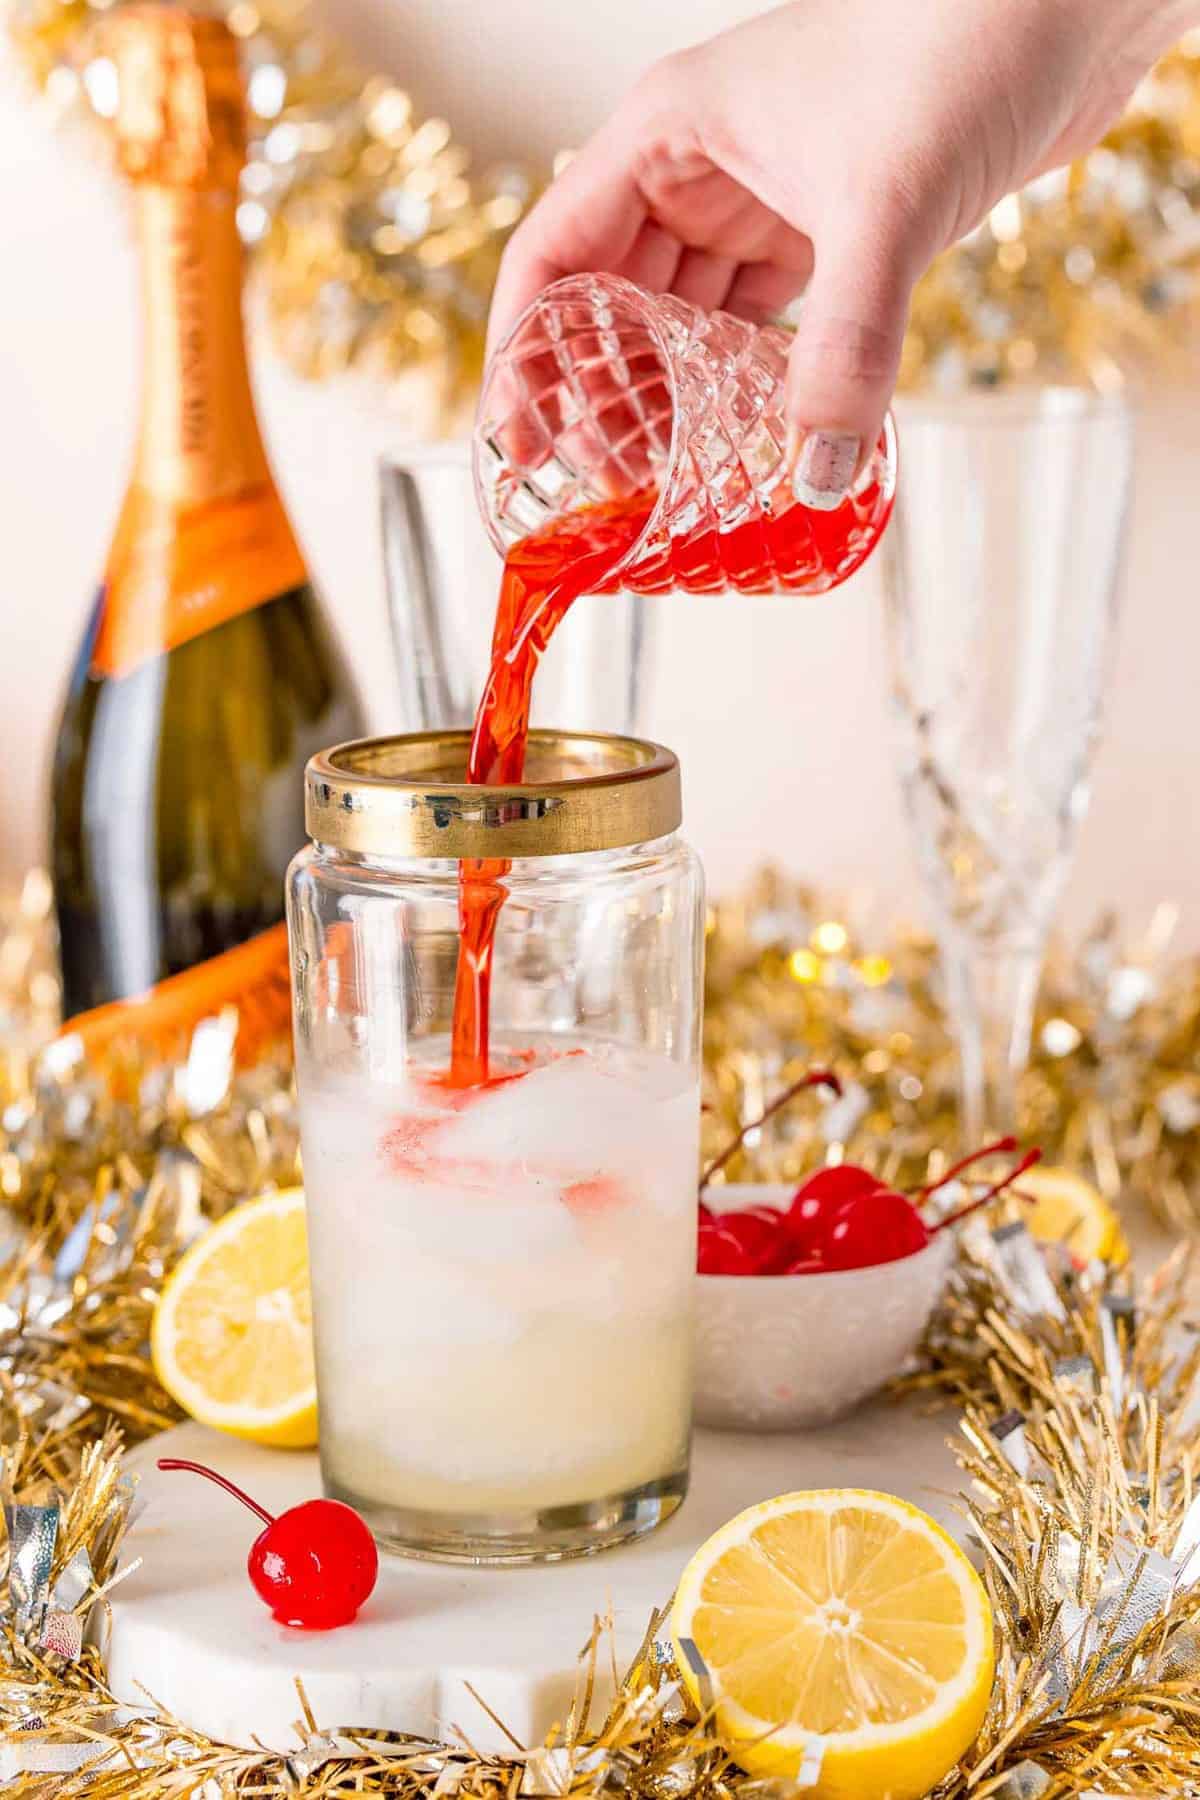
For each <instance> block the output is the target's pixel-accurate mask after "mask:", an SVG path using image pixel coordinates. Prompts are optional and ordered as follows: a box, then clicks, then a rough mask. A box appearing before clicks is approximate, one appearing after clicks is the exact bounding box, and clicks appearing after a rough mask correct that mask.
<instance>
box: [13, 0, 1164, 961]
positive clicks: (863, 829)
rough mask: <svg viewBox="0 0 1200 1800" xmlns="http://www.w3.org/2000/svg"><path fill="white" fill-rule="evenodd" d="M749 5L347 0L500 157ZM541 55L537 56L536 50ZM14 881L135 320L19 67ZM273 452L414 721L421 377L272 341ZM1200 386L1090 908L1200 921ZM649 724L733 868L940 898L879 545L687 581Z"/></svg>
mask: <svg viewBox="0 0 1200 1800" xmlns="http://www.w3.org/2000/svg"><path fill="white" fill-rule="evenodd" d="M750 10H752V8H751V7H749V6H748V5H743V4H733V3H729V4H721V0H688V3H687V4H686V5H685V4H684V3H683V0H657V3H656V4H653V5H647V4H646V0H607V4H606V5H605V6H604V7H602V8H582V7H578V6H563V5H551V4H550V3H549V0H506V3H505V4H504V5H503V6H502V7H497V6H487V7H485V6H483V5H481V4H477V3H476V0H471V3H470V4H467V3H466V0H406V3H405V5H404V7H403V9H401V7H400V5H399V4H398V0H392V3H391V4H390V5H387V6H385V5H383V4H382V3H381V0H341V14H342V17H343V19H344V21H345V22H346V24H347V25H348V27H349V29H351V30H352V32H353V33H354V35H355V36H356V38H357V39H358V42H359V44H360V46H361V47H362V48H363V49H364V50H366V51H368V52H370V53H371V54H372V55H373V56H377V57H386V58H387V60H388V61H389V63H390V65H391V67H392V68H393V69H394V70H395V71H396V73H397V74H398V76H400V77H401V78H402V79H407V80H409V81H411V83H412V84H413V86H414V88H415V89H416V90H417V92H418V95H419V97H420V100H421V102H422V103H423V105H424V108H425V110H427V111H435V110H438V111H444V112H445V113H446V114H447V115H448V116H449V117H450V119H451V120H452V122H453V124H454V126H455V129H456V131H457V132H458V134H459V135H460V136H461V137H463V138H465V139H466V140H467V141H469V142H472V143H473V144H474V145H475V147H476V148H477V149H478V150H479V152H480V153H481V154H482V155H484V156H502V155H506V154H508V155H529V156H533V157H536V156H538V155H539V154H544V155H549V154H550V152H551V151H552V150H553V149H554V148H556V147H557V146H559V145H562V144H564V143H570V142H573V141H578V139H579V137H580V136H581V135H582V134H583V132H584V131H585V130H586V128H587V126H588V124H589V123H590V121H592V120H593V119H595V118H596V117H597V116H598V114H599V113H600V111H601V109H602V108H603V106H604V105H605V104H606V102H607V101H609V100H610V99H611V98H612V97H614V96H615V95H616V93H617V92H618V91H619V90H620V87H621V85H622V83H623V82H624V81H625V80H626V79H627V78H628V77H629V76H630V75H631V74H632V73H633V72H634V70H635V69H636V68H637V67H638V66H639V64H640V63H641V62H643V61H645V60H646V59H647V58H649V57H650V56H651V55H653V54H655V53H656V52H658V51H660V50H663V49H666V48H667V47H669V45H670V44H671V43H672V42H683V41H686V39H687V38H688V37H696V36H699V35H701V34H702V33H704V32H705V31H706V30H708V29H710V28H711V27H713V26H714V25H716V24H717V23H719V22H720V21H721V20H722V18H732V17H735V16H737V15H738V14H739V13H745V12H748V11H750ZM533 56H536V59H537V64H536V67H532V66H530V64H531V59H532V57H533ZM0 220H2V221H3V242H4V251H5V254H4V274H3V278H2V279H0V494H2V496H3V499H2V502H0V527H2V537H0V596H2V597H0V769H2V771H3V776H4V779H3V782H2V784H0V878H3V876H5V875H7V874H11V873H14V872H16V871H18V870H20V869H21V868H22V867H23V866H24V865H25V864H26V863H27V862H28V860H29V859H31V858H32V857H34V856H36V855H38V854H39V852H40V848H41V842H42V835H41V834H42V817H43V791H44V790H43V771H44V767H45V759H46V755H47V748H48V736H49V732H50V727H51V720H52V716H53V713H54V709H55V706H56V704H57V697H58V692H59V688H60V684H61V681H62V679H63V675H64V672H65V668H66V665H67V661H68V658H69V656H70V654H71V652H72V650H73V647H74V644H75V641H76V638H77V635H78V632H79V630H80V628H81V626H82V623H83V619H84V614H85V610H86V606H87V602H88V597H89V594H90V591H91V587H92V584H93V581H94V579H95V575H96V571H97V569H98V568H99V566H100V563H101V560H102V557H103V553H104V548H105V544H106V540H107V536H108V533H109V531H110V528H111V524H112V518H113V513H114V510H115V507H116V504H117V501H118V497H119V494H120V490H121V487H122V483H123V479H124V473H125V466H126V458H127V453H128V446H129V437H130V430H131V421H132V404H133V392H134V352H135V341H136V325H135V317H134V313H133V308H132V297H133V296H132V271H131V266H130V260H129V256H128V252H127V249H126V244H125V234H124V233H125V228H124V218H123V214H122V212H121V210H120V207H119V204H118V203H117V200H116V197H115V195H114V192H113V191H112V189H111V188H110V187H109V185H108V182H107V180H106V178H104V177H103V176H101V175H100V174H99V173H98V171H97V169H96V166H95V164H94V163H93V162H92V161H91V160H90V159H89V158H88V156H87V155H86V153H85V152H84V150H83V149H82V148H81V147H80V146H78V145H75V146H72V145H71V144H70V143H68V142H64V141H62V139H61V138H54V137H52V136H51V135H50V133H49V131H48V129H47V127H46V126H45V124H44V123H43V122H42V121H41V120H40V119H39V116H38V114H37V112H36V111H35V110H33V109H32V108H30V107H29V106H28V105H26V104H25V103H24V102H23V101H22V100H21V99H20V98H19V95H18V89H17V83H16V77H15V75H14V73H13V71H12V69H11V67H6V68H0ZM256 362H257V369H256V373H257V380H258V384H259V390H260V398H261V404H262V411H263V416H264V420H265V423H266V427H267V431H268V436H269V438H270V443H271V449H272V453H273V456H274V458H275V461H276V465H277V468H278V471H279V474H280V477H281V480H282V484H283V487H284V489H285V492H286V495H287V499H288V501H289V504H290V505H291V507H292V509H293V514H294V517H295V518H296V520H297V521H298V524H299V527H300V530H301V534H302V536H303V538H304V540H305V544H306V548H307V551H308V554H309V556H310V559H311V562H312V564H313V567H314V569H315V570H316V572H317V575H318V577H319V579H320V581H321V582H322V583H323V585H324V587H325V590H326V593H327V594H328V596H329V597H330V600H331V603H332V607H333V610H334V612H335V613H336V616H337V619H338V622H339V626H340V629H341V632H342V635H343V637H344V638H345V639H346V640H347V641H348V642H349V643H350V645H351V646H352V649H353V652H354V655H355V658H356V661H357V662H358V665H359V667H360V669H361V670H362V672H363V677H364V682H365V685H366V687H367V690H368V693H369V696H370V700H371V703H372V708H373V712H374V717H375V720H376V721H377V723H378V724H379V725H380V726H381V727H383V726H386V725H388V724H390V723H394V722H395V714H394V693H393V688H392V682H391V677H390V672H389V667H388V651H387V640H386V633H385V627H384V623H383V612H382V597H381V577H380V567H379V554H378V544H377V530H376V494H375V480H374V469H373V461H374V457H375V455H376V453H377V452H378V450H379V449H380V448H381V447H383V446H384V445H385V444H388V443H395V442H397V441H398V440H400V439H402V438H403V436H404V435H405V432H406V430H408V431H411V429H412V418H413V414H412V402H411V397H409V396H405V395H403V394H401V395H395V396H392V397H390V399H389V397H387V396H383V395H379V394H374V393H369V392H364V391H363V389H362V388H361V387H360V386H358V385H356V384H349V385H344V386H337V385H334V386H328V385H327V386H324V387H320V388H306V387H304V386H303V385H301V384H299V383H297V382H296V381H294V380H293V379H292V378H291V377H290V376H289V375H288V374H287V373H286V372H285V371H283V370H282V369H281V368H280V367H279V366H278V365H277V364H274V363H272V362H271V361H270V359H269V358H264V357H262V356H259V357H258V358H257V359H256ZM1198 475H1200V403H1198V401H1197V398H1196V397H1193V396H1192V395H1190V394H1187V393H1185V392H1180V391H1179V388H1178V383H1176V385H1175V391H1174V393H1173V395H1172V397H1171V398H1170V400H1168V401H1166V402H1164V403H1162V404H1160V405H1158V406H1156V407H1155V408H1154V409H1153V410H1152V411H1151V413H1150V414H1149V415H1148V416H1147V418H1146V419H1145V420H1144V421H1143V425H1142V429H1141V435H1140V445H1139V455H1138V481H1139V495H1138V502H1137V509H1136V520H1135V530H1134V540H1133V553H1132V556H1131V559H1130V565H1129V575H1128V582H1127V589H1126V604H1125V623H1124V631H1123V638H1122V646H1121V655H1120V660H1119V665H1118V672H1117V679H1116V683H1115V688H1114V693H1113V698H1112V705H1111V708H1110V714H1109V723H1108V731H1107V737H1106V742H1105V746H1104V750H1103V752H1102V755H1101V757H1100V760H1099V763H1098V767H1097V772H1096V786H1095V803H1094V806H1093V811H1092V816H1091V819H1090V820H1089V822H1088V824H1087V826H1086V828H1085V833H1084V838H1083V841H1082V844H1081V849H1080V854H1079V858H1078V863H1077V868H1076V872H1075V877H1074V880H1073V883H1072V889H1071V894H1070V897H1069V901H1068V907H1067V917H1068V919H1069V920H1070V921H1072V922H1075V923H1077V922H1079V921H1081V920H1083V919H1086V918H1090V917H1091V916H1092V915H1093V914H1094V913H1095V912H1096V911H1097V910H1098V909H1099V908H1101V907H1102V906H1107V905H1110V904H1116V905H1118V906H1120V907H1121V908H1123V909H1124V910H1125V911H1126V912H1127V913H1128V914H1129V915H1130V917H1131V919H1132V920H1134V921H1135V922H1136V921H1140V920H1142V919H1143V918H1144V917H1145V915H1146V914H1147V913H1148V912H1149V909H1150V908H1151V907H1152V906H1153V904H1154V903H1155V902H1156V901H1157V900H1159V899H1161V898H1163V897H1166V896H1170V897H1173V898H1176V899H1178V900H1179V901H1180V902H1181V903H1182V904H1183V907H1184V920H1183V926H1182V930H1181V939H1182V941H1186V942H1189V943H1192V944H1195V943H1200V924H1194V923H1193V921H1194V920H1196V921H1200V857H1198V856H1197V853H1196V849H1195V846H1194V830H1193V820H1194V818H1195V816H1196V814H1197V812H1198V811H1200V757H1198V755H1197V749H1198V747H1200V703H1198V701H1197V672H1198V670H1200V612H1198V609H1197V605H1196V593H1197V587H1198V586H1200V579H1198V571H1197V557H1196V552H1195V547H1194V546H1195V536H1194V533H1195V521H1196V501H1195V497H1194V494H1195V488H1196V484H1197V476H1198ZM661 614H662V616H661V619H660V626H661V639H662V642H661V658H660V676H659V679H658V683H657V686H656V690H655V693H654V698H653V706H652V716H651V720H650V724H651V727H652V729H653V730H654V732H655V735H657V736H660V737H662V738H664V739H665V740H666V741H667V742H669V743H671V744H673V745H674V746H675V748H677V749H678V750H679V752H680V754H681V756H682V758H683V762H684V771H685V784H686V785H685V793H686V805H687V815H688V830H689V833H690V835H691V837H692V838H693V841H694V842H695V843H696V844H697V845H698V847H699V848H700V850H701V852H702V853H703V855H704V858H705V861H706V864H707V866H708V870H709V875H710V881H711V884H712V886H713V887H714V888H715V889H717V890H724V889H726V888H728V887H729V886H730V885H731V884H732V883H733V882H735V881H736V880H738V879H739V878H741V877H742V876H743V875H744V874H745V873H746V872H747V871H748V870H749V869H750V868H751V867H753V866H754V865H755V864H757V863H758V862H760V861H762V860H764V859H772V860H777V861H780V862H783V863H785V864H788V865H790V866H791V867H793V868H794V869H796V870H797V871H800V872H805V873H808V874H811V875H814V876H818V877H821V878H823V879H825V880H827V881H830V882H837V883H840V884H841V885H842V886H844V887H846V888H855V889H858V890H860V891H870V892H871V893H872V894H874V895H875V896H876V898H877V901H878V903H879V906H880V907H881V909H882V910H883V911H884V912H885V913H897V914H901V913H903V914H911V913H912V911H913V910H914V907H915V905H916V903H917V889H916V883H915V879H914V876H913V873H912V867H911V862H910V858H909V855H908V850H907V844H906V839H905V834H904V829H903V822H902V820H901V819H900V817H899V815H898V806H897V798H896V790H895V784H894V780H893V776H892V770H891V762H890V757H889V750H888V729H887V718H886V709H885V689H884V676H883V656H882V643H881V638H880V631H879V623H880V614H879V596H878V591H877V587H876V582H875V578H874V576H873V573H872V571H871V570H870V569H869V568H868V569H867V570H865V571H864V572H863V574H862V575H861V576H860V577H859V578H858V579H857V580H856V581H855V582H853V583H852V584H851V585H849V586H848V587H847V588H845V589H843V590H842V591H841V592H840V593H839V594H837V595H836V596H835V597H834V598H832V599H829V600H825V601H818V602H802V601H801V602H796V601H792V602H788V601H761V602H747V601H744V600H737V601H726V600H709V599H705V600H696V599H691V598H680V599H671V600H666V601H664V602H662V603H661Z"/></svg>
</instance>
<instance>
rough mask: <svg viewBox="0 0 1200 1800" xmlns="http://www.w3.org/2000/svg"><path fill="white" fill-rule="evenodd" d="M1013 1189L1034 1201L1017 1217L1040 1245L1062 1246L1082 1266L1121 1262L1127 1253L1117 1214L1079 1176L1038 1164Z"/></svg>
mask: <svg viewBox="0 0 1200 1800" xmlns="http://www.w3.org/2000/svg"><path fill="white" fill-rule="evenodd" d="M1016 1191H1017V1193H1018V1194H1028V1195H1029V1196H1030V1197H1031V1199H1032V1200H1033V1205H1032V1206H1022V1207H1021V1210H1020V1215H1019V1216H1020V1217H1021V1218H1022V1219H1023V1220H1024V1222H1025V1224H1026V1225H1027V1226H1028V1227H1029V1230H1030V1231H1031V1232H1032V1234H1033V1236H1034V1237H1035V1238H1040V1240H1041V1241H1042V1243H1043V1244H1065V1245H1066V1247H1067V1249H1068V1250H1069V1251H1070V1252H1071V1254H1072V1255H1073V1256H1077V1257H1079V1258H1080V1259H1081V1261H1083V1262H1091V1261H1092V1260H1093V1258H1095V1257H1100V1258H1102V1259H1103V1260H1104V1261H1105V1262H1123V1261H1124V1260H1125V1258H1126V1256H1127V1255H1128V1254H1129V1249H1128V1245H1127V1244H1126V1242H1125V1238H1124V1235H1123V1233H1122V1231H1121V1222H1120V1220H1119V1219H1118V1218H1117V1215H1116V1213H1115V1212H1114V1211H1113V1209H1112V1207H1111V1206H1110V1205H1109V1204H1108V1201H1107V1200H1106V1199H1105V1198H1104V1196H1103V1194H1102V1193H1101V1192H1100V1191H1099V1189H1098V1188H1094V1187H1093V1186H1092V1184H1091V1182H1090V1181H1085V1180H1084V1179H1083V1176H1082V1175H1076V1174H1075V1173H1074V1172H1073V1171H1072V1170H1070V1169H1057V1168H1043V1167H1042V1165H1041V1164H1040V1163H1039V1164H1037V1165H1036V1166H1035V1167H1034V1168H1032V1169H1028V1170H1026V1172H1025V1174H1024V1175H1022V1176H1021V1178H1020V1180H1019V1181H1018V1182H1017V1184H1016Z"/></svg>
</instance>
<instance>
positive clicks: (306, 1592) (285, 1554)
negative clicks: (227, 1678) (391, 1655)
mask: <svg viewBox="0 0 1200 1800" xmlns="http://www.w3.org/2000/svg"><path fill="white" fill-rule="evenodd" d="M158 1466H159V1468H160V1469H187V1470H189V1471H190V1472H191V1473H192V1474H193V1475H203V1476H205V1477H206V1478H207V1479H208V1480H209V1481H215V1482H216V1484H217V1486H218V1487H223V1488H224V1489H225V1492H226V1493H227V1494H232V1495H233V1497H234V1499H235V1500H240V1501H241V1502H242V1505H243V1506H248V1507H249V1508H250V1511H251V1512H252V1513H257V1515H258V1517H259V1518H260V1519H261V1520H262V1521H263V1524H264V1526H265V1530H263V1531H260V1532H259V1534H258V1536H257V1537H256V1538H255V1540H254V1542H253V1544H251V1546H250V1554H249V1556H248V1557H247V1558H246V1569H247V1571H248V1573H249V1576H250V1580H251V1582H252V1583H253V1585H254V1588H255V1591H256V1592H257V1594H258V1596H259V1598H260V1599H261V1600H263V1601H265V1603H266V1604H267V1605H268V1606H269V1607H270V1609H271V1611H272V1613H273V1614H274V1616H275V1617H276V1618H277V1619H278V1620H279V1622H280V1624H281V1625H298V1626H300V1627H302V1628H303V1629H305V1630H308V1631H331V1630H332V1629H333V1628H334V1627H335V1626H337V1625H348V1624H349V1623H350V1621H351V1619H353V1618H354V1616H355V1614H356V1613H357V1612H358V1609H359V1607H360V1606H361V1605H362V1604H363V1601H364V1600H366V1598H367V1597H368V1595H369V1594H370V1593H371V1590H372V1589H373V1588H374V1586H375V1579H376V1576H377V1575H378V1573H379V1552H378V1550H377V1549H376V1548H375V1539H374V1538H373V1537H372V1536H371V1533H370V1531H369V1530H368V1528H367V1525H366V1523H365V1521H364V1520H363V1519H362V1518H360V1516H359V1515H358V1513H356V1512H355V1510H354V1508H353V1507H352V1506H345V1505H343V1503H342V1501H340V1500H304V1501H302V1502H301V1504H300V1505H299V1506H291V1507H289V1508H288V1510H287V1511H286V1512H282V1513H280V1514H279V1516H278V1518H276V1517H274V1516H273V1515H272V1514H271V1513H269V1512H267V1511H266V1509H265V1508H264V1507H261V1506H260V1505H259V1504H258V1502H257V1501H256V1500H251V1498H250V1496H249V1494H244V1493H243V1492H242V1490H241V1488H240V1487H235V1486H234V1484H233V1482H232V1481H227V1480H226V1479H225V1477H224V1475H218V1474H217V1472H216V1470H215V1469H208V1468H205V1466H204V1464H203V1463H196V1462H186V1461H184V1460H183V1459H182V1458H179V1457H175V1456H160V1457H159V1459H158Z"/></svg>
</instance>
